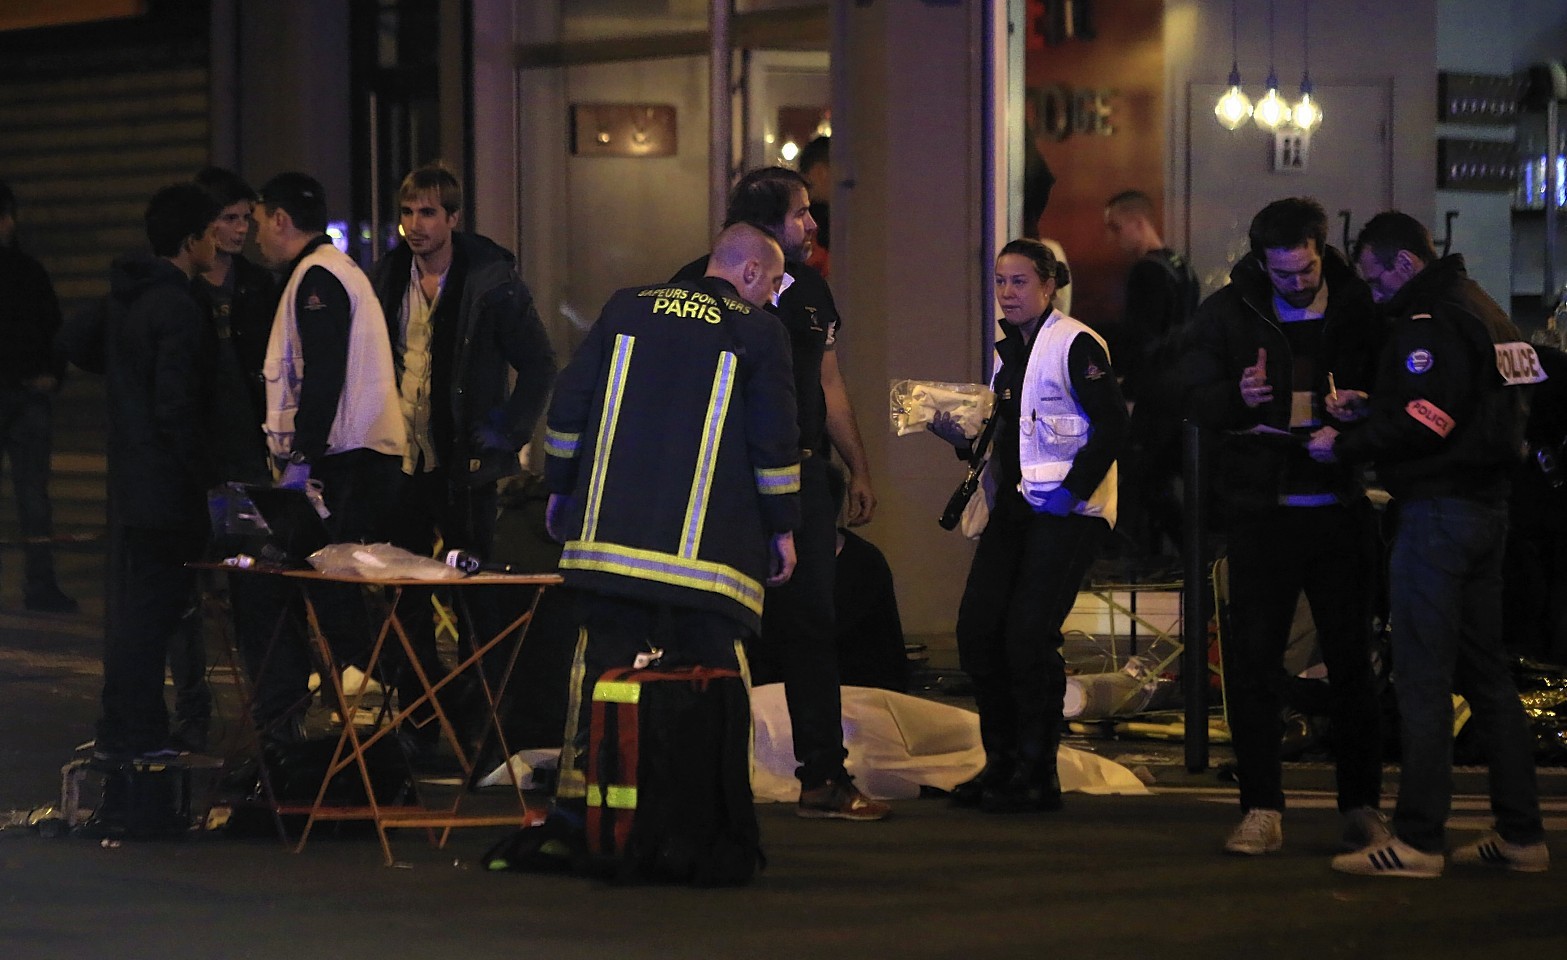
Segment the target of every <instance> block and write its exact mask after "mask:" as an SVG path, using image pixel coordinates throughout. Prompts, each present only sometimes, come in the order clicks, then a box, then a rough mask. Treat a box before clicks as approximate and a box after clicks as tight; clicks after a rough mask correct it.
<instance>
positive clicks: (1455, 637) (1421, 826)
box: [1390, 497, 1545, 853]
mask: <svg viewBox="0 0 1567 960" xmlns="http://www.w3.org/2000/svg"><path fill="white" fill-rule="evenodd" d="M1506 540H1507V505H1506V504H1505V503H1482V502H1479V501H1475V500H1466V499H1463V498H1461V497H1434V498H1421V499H1413V500H1407V501H1400V502H1399V503H1398V528H1397V533H1396V534H1395V536H1394V539H1393V558H1392V563H1391V568H1390V574H1391V600H1392V610H1391V614H1392V626H1393V684H1394V689H1395V691H1396V692H1397V695H1398V713H1399V719H1400V722H1401V726H1402V737H1403V754H1404V756H1403V766H1402V772H1401V774H1400V776H1399V784H1398V808H1397V809H1396V811H1395V812H1394V814H1393V829H1394V831H1395V832H1396V833H1397V834H1398V836H1399V838H1400V839H1402V840H1403V841H1404V842H1405V843H1408V844H1409V845H1410V846H1412V847H1415V848H1416V849H1418V850H1423V851H1426V852H1428V853H1440V852H1442V850H1443V846H1444V845H1443V831H1444V828H1445V826H1446V823H1447V815H1448V812H1449V810H1450V808H1451V806H1452V798H1453V776H1452V774H1453V692H1454V690H1455V687H1456V689H1457V692H1458V693H1460V694H1462V695H1463V697H1464V698H1465V699H1466V700H1468V701H1469V707H1470V709H1471V710H1472V711H1473V718H1472V719H1471V721H1470V722H1471V723H1475V724H1477V725H1478V727H1477V729H1479V730H1480V731H1481V733H1482V735H1483V737H1484V738H1485V739H1484V743H1485V751H1486V755H1487V757H1489V760H1490V793H1491V812H1492V813H1493V814H1494V815H1495V817H1496V829H1497V832H1498V833H1500V834H1501V835H1502V838H1503V839H1505V840H1507V841H1509V842H1510V843H1520V844H1529V843H1539V842H1540V841H1542V840H1543V839H1544V838H1545V831H1544V827H1543V826H1542V824H1541V823H1540V800H1539V793H1538V788H1537V785H1536V782H1535V771H1534V756H1533V753H1532V740H1531V738H1530V736H1529V726H1528V721H1527V719H1526V718H1525V716H1524V712H1523V705H1522V703H1520V702H1519V699H1518V688H1517V686H1516V685H1515V684H1514V683H1513V678H1512V673H1511V672H1510V671H1509V668H1508V663H1507V655H1506V653H1505V651H1504V650H1503V647H1502V554H1503V551H1504V546H1505V544H1506Z"/></svg>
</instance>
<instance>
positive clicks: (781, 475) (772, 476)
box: [755, 463, 800, 494]
mask: <svg viewBox="0 0 1567 960" xmlns="http://www.w3.org/2000/svg"><path fill="white" fill-rule="evenodd" d="M755 472H756V492H757V493H761V494H780V493H799V492H800V465H799V464H798V463H792V464H790V465H789V466H787V467H759V468H757V470H756V471H755Z"/></svg>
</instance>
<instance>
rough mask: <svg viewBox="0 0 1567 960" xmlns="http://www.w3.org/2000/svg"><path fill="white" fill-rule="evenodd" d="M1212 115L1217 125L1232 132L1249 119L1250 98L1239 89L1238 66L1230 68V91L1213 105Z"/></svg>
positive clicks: (1233, 65) (1239, 72) (1239, 75)
mask: <svg viewBox="0 0 1567 960" xmlns="http://www.w3.org/2000/svg"><path fill="white" fill-rule="evenodd" d="M1213 115H1214V116H1216V117H1218V118H1219V125H1220V126H1222V127H1223V128H1224V129H1226V130H1234V129H1236V128H1238V127H1239V126H1240V125H1241V124H1243V123H1245V122H1246V121H1247V120H1248V119H1250V118H1251V98H1250V97H1248V96H1246V91H1244V90H1242V89H1241V71H1240V67H1239V66H1238V65H1235V64H1232V65H1231V66H1230V89H1228V90H1226V91H1225V92H1224V95H1223V96H1221V97H1220V98H1219V102H1218V103H1216V104H1214V106H1213Z"/></svg>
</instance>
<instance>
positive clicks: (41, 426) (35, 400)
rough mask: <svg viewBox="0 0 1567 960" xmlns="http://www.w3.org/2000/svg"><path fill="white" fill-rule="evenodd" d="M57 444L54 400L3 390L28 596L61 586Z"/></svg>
mask: <svg viewBox="0 0 1567 960" xmlns="http://www.w3.org/2000/svg"><path fill="white" fill-rule="evenodd" d="M53 445H54V428H53V400H52V398H51V397H50V396H49V394H47V393H39V392H38V391H36V390H30V389H27V388H25V387H8V388H5V389H3V390H0V451H3V452H4V454H5V458H6V459H7V460H9V461H10V462H11V490H12V492H13V493H14V494H15V496H16V519H17V524H18V526H19V527H20V528H21V534H22V541H23V543H24V544H25V549H24V556H25V558H26V559H25V565H26V580H25V581H24V584H23V592H24V593H25V594H27V595H32V594H35V593H37V592H39V591H47V590H52V589H54V587H55V576H54V546H53V544H52V542H51V537H53V535H54V524H53V518H52V514H51V511H50V506H49V451H50V448H51V447H52V446H53Z"/></svg>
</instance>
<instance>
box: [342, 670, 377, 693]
mask: <svg viewBox="0 0 1567 960" xmlns="http://www.w3.org/2000/svg"><path fill="white" fill-rule="evenodd" d="M343 692H344V693H346V694H348V695H349V696H350V697H355V696H363V695H365V694H369V695H370V696H376V695H378V694H382V693H385V692H386V688H385V687H383V686H381V681H379V680H377V679H376V678H375V677H372V676H370V675H369V674H367V673H365V672H364V671H363V670H361V669H359V668H358V667H356V666H354V665H353V664H349V665H348V666H346V667H344V668H343Z"/></svg>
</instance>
